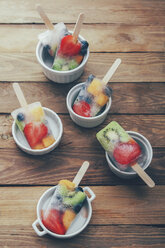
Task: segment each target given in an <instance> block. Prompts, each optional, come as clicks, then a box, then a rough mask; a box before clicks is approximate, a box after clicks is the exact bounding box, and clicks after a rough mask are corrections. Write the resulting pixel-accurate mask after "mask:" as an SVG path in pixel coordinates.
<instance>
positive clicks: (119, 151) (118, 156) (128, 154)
mask: <svg viewBox="0 0 165 248" xmlns="http://www.w3.org/2000/svg"><path fill="white" fill-rule="evenodd" d="M140 154H141V148H140V146H139V144H138V143H136V142H134V143H130V142H128V143H119V144H118V145H117V147H116V148H115V149H114V152H113V156H114V158H115V160H116V161H117V162H118V163H119V164H122V165H130V164H131V163H132V162H134V161H135V160H136V159H137V158H138V157H139V156H140Z"/></svg>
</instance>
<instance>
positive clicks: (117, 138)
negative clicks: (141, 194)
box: [96, 121, 155, 187]
mask: <svg viewBox="0 0 165 248" xmlns="http://www.w3.org/2000/svg"><path fill="white" fill-rule="evenodd" d="M96 137H97V139H98V141H99V142H100V144H101V145H102V147H103V148H104V149H105V150H106V151H107V152H108V154H109V156H110V158H111V159H112V160H113V161H114V162H115V164H116V165H117V166H118V167H119V168H120V169H121V167H122V166H123V165H127V166H131V167H132V168H133V169H134V170H135V171H136V172H137V174H138V175H139V176H140V177H141V178H142V179H143V180H144V181H145V182H146V184H147V185H148V186H149V187H154V186H155V183H154V182H153V180H152V179H151V178H150V177H149V176H148V175H147V174H146V173H145V172H144V170H143V169H142V168H141V166H140V165H139V164H138V163H137V161H138V158H139V157H140V156H141V155H142V150H141V147H140V145H139V144H138V143H137V142H136V141H135V140H134V139H133V138H132V137H131V136H130V135H129V134H128V133H127V132H126V131H125V130H124V129H123V128H122V127H121V126H120V125H119V124H118V123H117V122H116V121H112V122H110V123H109V124H108V125H107V126H106V127H105V128H103V129H102V130H100V131H99V132H98V133H97V134H96Z"/></svg>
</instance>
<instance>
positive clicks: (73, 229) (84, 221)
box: [32, 186, 96, 239]
mask: <svg viewBox="0 0 165 248" xmlns="http://www.w3.org/2000/svg"><path fill="white" fill-rule="evenodd" d="M56 187H57V186H54V187H52V188H50V189H48V190H47V191H45V192H44V194H43V195H42V196H41V198H40V199H39V201H38V204H37V219H36V220H35V221H34V222H33V224H32V227H33V229H34V230H35V232H36V233H37V235H38V236H43V235H45V234H50V235H51V236H53V237H55V238H60V239H66V238H71V237H73V236H76V235H77V234H79V233H80V232H82V231H83V230H84V229H85V227H86V226H87V225H88V223H89V221H90V219H91V216H92V206H91V202H92V201H93V200H94V199H95V197H96V196H95V194H94V193H93V191H92V190H91V189H90V188H89V187H84V188H83V190H84V191H87V192H88V193H89V194H90V196H91V197H90V198H88V196H87V200H86V201H85V203H84V205H83V207H82V209H81V210H80V212H79V213H78V214H77V216H76V218H75V219H74V221H73V222H72V224H71V226H70V227H69V229H68V231H67V232H66V234H65V235H60V234H56V233H53V232H51V231H49V230H48V229H47V228H46V227H45V226H44V225H43V223H42V220H41V210H42V209H43V207H44V208H45V207H46V206H47V204H48V203H49V200H50V198H51V197H52V195H53V193H54V190H55V189H56ZM84 213H85V215H84ZM37 225H40V227H41V228H42V231H40V230H39V229H38V227H37Z"/></svg>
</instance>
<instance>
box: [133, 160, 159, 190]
mask: <svg viewBox="0 0 165 248" xmlns="http://www.w3.org/2000/svg"><path fill="white" fill-rule="evenodd" d="M131 167H132V169H133V170H134V171H136V173H137V174H138V175H139V176H140V177H141V179H142V180H143V181H144V182H145V183H146V184H147V185H148V186H149V187H150V188H153V187H154V186H155V182H154V181H153V180H152V179H151V178H150V177H149V176H148V174H147V173H146V172H145V171H144V170H143V169H142V168H141V166H140V165H139V164H135V165H133V166H131Z"/></svg>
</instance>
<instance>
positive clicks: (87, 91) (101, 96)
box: [73, 59, 121, 117]
mask: <svg viewBox="0 0 165 248" xmlns="http://www.w3.org/2000/svg"><path fill="white" fill-rule="evenodd" d="M120 63H121V59H116V60H115V62H114V63H113V65H112V66H111V68H110V69H109V70H108V72H107V74H106V75H105V77H104V78H103V79H102V80H100V79H98V78H96V77H94V76H92V75H90V76H89V77H88V79H87V81H86V84H85V85H83V86H82V89H81V90H80V92H79V94H78V96H77V98H76V100H75V102H74V104H73V110H74V112H75V113H76V114H78V115H81V116H84V117H94V116H96V115H98V114H99V113H100V111H101V110H102V108H103V107H104V106H105V104H106V103H107V102H108V100H109V97H110V96H111V93H112V92H111V89H110V88H109V87H108V86H107V83H108V81H109V80H110V78H111V77H112V75H113V74H114V72H115V71H116V69H117V67H118V66H119V65H120Z"/></svg>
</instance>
